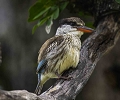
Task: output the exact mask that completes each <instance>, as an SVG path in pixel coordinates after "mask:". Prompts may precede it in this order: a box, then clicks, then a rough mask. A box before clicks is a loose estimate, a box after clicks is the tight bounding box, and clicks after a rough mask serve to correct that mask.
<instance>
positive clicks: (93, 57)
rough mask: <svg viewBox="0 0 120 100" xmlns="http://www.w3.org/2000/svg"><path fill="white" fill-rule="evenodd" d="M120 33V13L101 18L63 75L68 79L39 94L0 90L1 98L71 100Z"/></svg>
mask: <svg viewBox="0 0 120 100" xmlns="http://www.w3.org/2000/svg"><path fill="white" fill-rule="evenodd" d="M119 35H120V14H114V15H112V14H111V15H109V16H107V17H105V18H103V19H102V20H101V21H100V22H99V24H98V26H97V28H96V32H95V33H94V34H92V35H91V36H90V37H89V38H87V39H86V40H85V41H84V42H83V44H82V48H81V54H80V63H79V64H78V67H77V68H76V69H71V70H69V71H68V72H67V73H65V74H64V75H66V76H69V77H72V79H70V80H62V79H61V80H58V81H57V82H56V84H55V85H54V86H52V87H51V88H50V89H48V90H47V91H45V92H44V93H42V94H41V95H39V96H36V95H35V94H33V93H29V92H27V91H10V92H7V91H2V90H1V91H0V99H1V98H3V99H4V98H5V99H7V98H9V100H12V99H16V100H17V99H18V98H19V99H22V100H23V99H24V100H28V99H30V100H36V99H37V100H71V99H75V97H76V96H77V94H79V93H80V91H81V90H82V88H83V87H84V85H85V84H86V82H87V81H88V79H89V77H90V75H91V74H92V72H93V70H94V68H95V66H96V64H97V62H98V61H99V59H100V58H101V57H102V55H103V54H105V53H106V52H108V51H109V50H110V49H111V48H112V47H113V46H114V45H115V44H116V41H117V40H118V38H119Z"/></svg>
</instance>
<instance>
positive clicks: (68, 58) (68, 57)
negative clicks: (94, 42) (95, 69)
mask: <svg viewBox="0 0 120 100" xmlns="http://www.w3.org/2000/svg"><path fill="white" fill-rule="evenodd" d="M79 56H80V51H78V50H75V49H73V48H70V49H69V50H68V52H67V53H66V54H65V55H64V57H63V59H61V60H60V61H59V62H58V63H57V66H60V67H59V74H61V73H63V71H65V70H67V69H69V68H70V67H76V66H77V64H78V62H79Z"/></svg>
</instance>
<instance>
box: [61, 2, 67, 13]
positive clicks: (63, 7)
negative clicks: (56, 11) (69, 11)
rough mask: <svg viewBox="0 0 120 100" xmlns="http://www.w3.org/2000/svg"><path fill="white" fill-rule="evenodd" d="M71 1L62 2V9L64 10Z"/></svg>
mask: <svg viewBox="0 0 120 100" xmlns="http://www.w3.org/2000/svg"><path fill="white" fill-rule="evenodd" d="M68 3H69V1H66V2H63V3H61V4H60V10H61V11H62V10H64V9H65V8H66V6H67V5H68Z"/></svg>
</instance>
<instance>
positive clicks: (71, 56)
mask: <svg viewBox="0 0 120 100" xmlns="http://www.w3.org/2000/svg"><path fill="white" fill-rule="evenodd" d="M84 32H85V33H92V32H94V29H92V28H89V27H87V26H85V23H84V22H83V21H82V20H81V19H80V18H78V17H69V18H63V19H61V20H60V21H59V27H58V28H57V31H56V34H55V36H53V37H52V38H50V39H48V40H47V41H46V42H45V43H44V44H43V45H42V46H41V48H40V50H39V56H38V67H37V69H36V73H37V74H38V84H37V87H36V89H35V94H37V95H40V93H41V90H42V87H43V85H44V84H45V82H46V81H47V80H49V79H50V78H65V77H64V76H62V74H63V72H64V71H66V70H68V69H69V68H70V67H72V68H76V66H77V65H78V63H79V58H80V48H81V40H80V38H81V36H82V35H83V33H84Z"/></svg>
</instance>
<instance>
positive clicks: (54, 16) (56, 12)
mask: <svg viewBox="0 0 120 100" xmlns="http://www.w3.org/2000/svg"><path fill="white" fill-rule="evenodd" d="M58 16H59V7H57V8H56V10H55V12H54V14H53V19H57V18H58Z"/></svg>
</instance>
